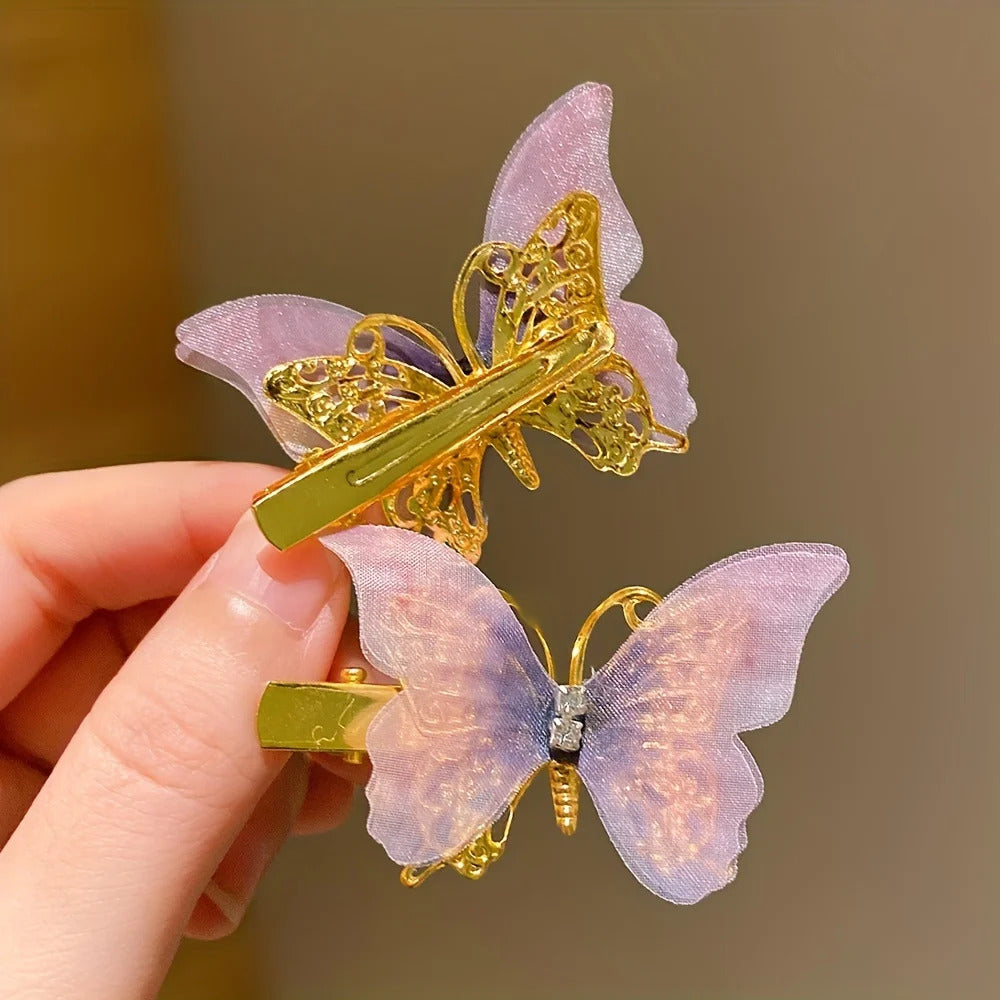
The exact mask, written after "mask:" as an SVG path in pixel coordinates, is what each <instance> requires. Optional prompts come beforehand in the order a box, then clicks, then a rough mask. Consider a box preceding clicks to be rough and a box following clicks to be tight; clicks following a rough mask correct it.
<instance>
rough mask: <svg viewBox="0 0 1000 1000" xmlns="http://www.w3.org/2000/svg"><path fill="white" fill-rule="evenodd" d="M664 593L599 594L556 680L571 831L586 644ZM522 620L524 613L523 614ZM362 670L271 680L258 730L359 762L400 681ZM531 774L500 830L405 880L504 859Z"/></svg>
mask: <svg viewBox="0 0 1000 1000" xmlns="http://www.w3.org/2000/svg"><path fill="white" fill-rule="evenodd" d="M500 593H501V594H502V596H503V597H504V599H505V600H506V601H507V603H508V604H509V605H510V606H511V607H512V608H513V609H514V611H515V612H517V613H518V614H521V609H520V608H519V607H518V605H517V603H516V602H515V601H514V599H513V598H512V597H510V595H508V594H506V593H505V592H503V591H501V592H500ZM661 600H662V598H661V597H660V595H659V594H657V593H655V592H654V591H652V590H649V589H648V588H646V587H625V588H623V589H621V590H618V591H616V592H615V593H613V594H612V595H611V596H610V597H608V598H607V599H605V600H604V601H602V602H601V603H600V604H599V605H598V606H597V607H596V608H595V609H594V610H593V611H592V612H591V613H590V615H588V617H587V619H586V621H585V622H584V623H583V627H582V628H581V629H580V632H579V634H578V635H577V637H576V641H575V642H574V643H573V649H572V652H571V654H570V665H569V678H568V683H567V684H563V685H559V687H558V688H557V692H556V702H555V711H554V714H553V717H552V720H551V722H550V724H549V743H550V747H551V749H552V751H553V759H552V760H550V761H549V762H548V772H549V787H550V790H551V793H552V807H553V810H554V812H555V819H556V825H557V826H558V827H559V829H560V830H561V831H562V832H563V833H564V834H566V835H567V836H570V835H572V834H574V833H576V827H577V820H578V816H579V809H580V778H579V776H578V774H577V770H576V766H575V763H574V758H575V755H576V754H578V753H579V750H580V743H581V736H582V733H583V721H582V720H583V717H584V715H585V714H586V704H587V702H586V693H585V690H584V687H583V682H584V664H585V662H586V655H587V645H588V643H589V642H590V636H591V634H592V633H593V631H594V629H595V627H596V626H597V623H598V621H600V619H601V618H602V617H603V616H604V615H605V614H606V613H607V612H608V611H610V610H611V609H612V608H615V607H620V608H621V609H622V612H623V614H624V616H625V621H626V623H627V625H628V626H629V628H631V629H636V628H638V627H639V625H640V624H641V619H640V618H639V615H638V613H637V608H638V607H639V606H640V605H642V604H652V605H655V604H658V603H659V602H660V601H661ZM522 619H523V615H522ZM526 624H528V626H529V627H530V628H531V629H532V630H533V631H534V633H535V635H536V636H537V638H538V643H539V648H540V650H541V652H542V655H543V658H544V660H545V669H546V671H547V672H548V675H549V676H550V677H551V678H552V680H553V681H557V678H556V671H555V664H554V663H553V660H552V654H551V652H550V650H549V644H548V642H546V640H545V636H544V635H543V634H542V631H541V629H540V628H539V627H538V625H536V624H535V623H534V622H531V621H527V622H526ZM364 679H365V671H364V670H361V669H358V668H351V669H349V670H347V671H345V672H344V676H343V677H342V679H341V681H339V682H333V683H318V684H297V683H285V682H275V681H272V682H271V683H269V684H268V685H267V687H266V688H265V690H264V694H263V696H262V697H261V700H260V705H259V707H258V710H257V735H258V738H259V740H260V745H261V746H262V747H264V748H265V749H268V750H302V751H309V752H314V753H316V752H323V753H337V754H340V755H341V756H342V757H343V758H344V759H345V760H349V761H351V762H353V763H359V762H360V761H361V760H363V759H364V756H365V736H366V733H367V731H368V726H369V725H370V723H371V722H372V720H373V719H374V718H375V715H376V714H377V713H378V711H379V710H380V709H381V708H382V707H383V706H384V705H386V704H388V703H389V701H390V700H391V699H392V698H394V697H395V696H396V695H397V694H399V693H400V691H402V690H403V688H402V687H400V686H398V685H393V684H365V683H363V682H364ZM533 778H534V774H532V775H531V777H529V778H528V780H527V781H526V782H525V783H524V784H523V785H522V786H521V787H520V789H519V790H518V792H517V793H516V795H515V796H514V798H513V799H512V801H511V802H510V804H509V805H508V807H507V809H506V811H505V814H504V816H503V817H501V820H500V822H501V824H502V833H501V834H500V835H499V837H495V836H494V827H495V825H496V824H491V825H490V826H488V827H486V828H485V829H483V830H481V831H480V832H479V833H477V834H476V836H475V837H474V838H473V839H472V840H471V841H470V842H469V843H468V844H466V845H464V846H463V847H462V849H461V850H460V851H459V852H458V853H456V854H454V855H452V856H450V857H448V858H445V859H444V860H442V861H440V862H436V863H435V864H433V865H428V866H425V867H418V866H414V865H407V866H404V867H403V869H402V871H401V872H400V881H401V882H402V883H403V884H404V885H406V886H417V885H420V884H421V883H422V882H424V881H425V880H426V879H427V878H428V877H429V876H430V875H431V874H433V873H434V872H435V871H438V870H440V869H441V868H444V867H445V866H448V867H451V868H453V869H454V870H455V871H457V872H458V873H459V874H460V875H462V876H464V877H465V878H469V879H478V878H481V877H482V876H483V875H484V874H485V873H486V869H487V868H489V866H490V865H491V864H493V863H494V862H495V861H497V860H499V858H500V857H501V855H502V854H503V851H504V846H505V845H506V842H507V837H508V835H509V833H510V828H511V823H512V822H513V818H514V810H515V808H516V806H517V804H518V802H520V800H521V796H522V795H523V794H524V793H525V791H527V788H528V785H530V783H531V780H532V779H533Z"/></svg>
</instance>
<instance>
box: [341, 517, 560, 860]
mask: <svg viewBox="0 0 1000 1000" xmlns="http://www.w3.org/2000/svg"><path fill="white" fill-rule="evenodd" d="M321 541H322V542H323V544H324V545H326V546H327V547H328V548H329V549H330V550H331V551H333V552H334V553H335V554H336V555H337V556H339V557H340V558H341V559H342V560H343V561H344V562H345V563H346V565H347V568H348V569H349V570H350V573H351V576H352V577H353V579H354V586H355V589H356V591H357V595H358V607H359V612H360V625H361V645H362V648H363V650H364V653H365V656H366V657H367V658H368V660H369V662H371V663H372V664H373V665H374V666H375V667H377V668H378V669H379V670H381V671H382V672H383V673H386V674H388V675H389V676H391V677H396V678H398V679H399V681H400V683H401V684H402V687H403V690H402V692H401V693H400V694H399V695H398V696H397V697H395V698H393V699H392V700H391V701H390V702H389V703H388V704H387V705H386V706H385V707H384V708H383V709H381V710H380V711H379V713H378V715H377V716H376V717H375V719H374V720H373V722H372V724H371V725H370V726H369V728H368V735H367V737H366V743H367V748H368V753H369V754H370V756H371V761H372V777H371V780H370V781H369V782H368V802H369V806H370V811H369V816H368V832H369V833H370V834H371V835H372V837H373V838H374V839H375V840H377V841H378V842H379V843H380V844H382V846H383V847H384V848H385V850H386V853H388V855H389V857H391V858H392V859H393V861H395V862H397V864H401V865H425V864H430V863H433V862H436V861H441V860H444V859H445V858H448V857H451V856H453V855H455V854H456V853H458V851H459V850H461V848H462V847H464V846H465V845H466V844H467V843H468V842H469V841H470V840H472V839H473V837H475V836H476V834H478V833H479V832H480V831H481V830H483V829H485V828H486V827H488V826H490V825H491V824H492V823H493V822H494V821H495V820H496V819H497V818H498V817H499V816H500V815H501V813H502V812H503V811H504V809H505V808H506V806H507V804H508V803H509V802H510V801H511V799H512V798H513V797H514V795H515V793H516V792H517V791H518V789H519V788H520V787H521V785H522V784H523V783H524V782H525V781H527V780H528V778H529V777H530V776H531V775H532V774H533V773H534V772H535V771H536V770H537V769H538V768H539V767H541V766H542V764H544V763H545V761H546V760H547V759H548V719H549V717H550V715H551V710H552V703H553V698H554V684H553V682H552V681H551V680H550V678H549V676H548V675H547V674H546V673H545V671H544V669H543V668H542V666H541V664H540V663H539V662H538V658H537V657H536V656H535V654H534V652H533V651H532V649H531V645H530V644H529V642H528V640H527V638H526V636H525V634H524V630H523V629H522V628H521V626H520V624H519V623H518V621H517V618H516V617H515V615H514V613H513V611H511V609H510V607H509V606H508V604H507V602H506V601H505V600H504V599H503V597H502V596H501V595H500V593H499V591H498V590H497V589H496V588H495V587H494V586H493V584H492V583H490V581H489V580H488V579H487V578H486V577H485V576H483V574H482V573H481V572H480V571H479V570H477V569H476V568H475V566H473V565H471V564H470V563H469V562H467V561H466V560H465V559H463V558H462V557H461V556H460V555H458V554H457V553H456V552H454V551H452V550H451V549H449V548H447V547H446V546H444V545H442V544H440V543H439V542H435V541H433V540H432V539H430V538H427V537H425V536H423V535H418V534H416V533H414V532H408V531H403V530H401V529H398V528H385V527H376V526H370V527H358V528H352V529H350V530H349V531H345V532H341V533H336V534H330V535H326V536H324V537H323V538H322V539H321Z"/></svg>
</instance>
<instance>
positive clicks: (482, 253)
mask: <svg viewBox="0 0 1000 1000" xmlns="http://www.w3.org/2000/svg"><path fill="white" fill-rule="evenodd" d="M610 128H611V92H610V90H609V89H608V88H607V87H603V86H601V85H599V84H594V83H587V84H582V85H581V86H579V87H575V88H574V89H573V90H571V91H569V92H568V93H567V94H565V95H563V97H561V98H560V99H559V100H557V101H555V102H554V103H553V104H552V105H550V107H549V108H548V109H546V110H545V111H544V112H543V113H542V114H541V115H540V116H539V117H538V118H536V119H535V121H534V122H532V123H531V125H529V126H528V128H527V129H526V130H525V131H524V132H523V133H522V135H521V137H520V139H518V141H517V142H516V143H515V145H514V147H513V149H512V150H511V152H510V155H509V156H508V157H507V159H506V161H505V162H504V165H503V167H502V169H501V171H500V174H499V176H498V177H497V181H496V184H495V185H494V188H493V194H492V195H491V197H490V202H489V207H488V209H487V213H486V223H485V228H484V237H483V238H484V240H485V242H483V243H482V244H481V245H480V246H478V247H476V249H474V250H473V251H472V253H471V254H470V255H469V257H468V258H467V260H466V261H465V264H464V265H463V267H462V268H461V270H460V272H459V275H458V278H457V281H456V284H455V288H454V291H453V294H452V309H451V312H452V322H453V327H454V338H453V339H454V341H455V342H454V343H451V339H448V340H447V342H446V338H445V337H444V336H442V335H441V334H439V333H438V332H437V331H435V330H434V328H433V327H430V326H427V325H426V324H420V323H415V322H413V321H412V320H409V319H406V318H405V317H403V316H396V315H390V314H387V313H377V314H372V315H368V316H362V315H361V314H360V313H357V312H355V311H354V310H352V309H348V308H346V307H344V306H340V305H336V304H335V303H332V302H326V301H324V300H322V299H314V298H307V297H305V296H300V295H253V296H249V297H247V298H243V299H237V300H234V301H232V302H224V303H222V304H221V305H218V306H214V307H212V308H210V309H206V310H205V311H204V312H201V313H198V314H197V315H196V316H192V317H191V318H190V319H188V320H185V321H184V322H183V323H181V325H180V326H179V327H178V331H177V336H178V341H179V345H178V355H179V356H180V357H181V358H182V359H183V360H184V361H186V362H188V363H189V364H191V365H194V366H195V367H197V368H200V369H202V370H203V371H207V372H209V373H211V374H213V375H215V376H217V377H219V378H222V379H224V380H225V381H227V382H229V383H230V384H231V385H233V386H235V387H236V388H238V389H240V391H242V392H243V393H244V395H246V396H247V398H248V399H249V400H250V401H251V402H252V403H253V404H254V406H255V407H256V408H257V410H258V412H259V413H260V415H261V416H262V417H263V418H264V420H265V421H266V422H267V424H268V426H269V427H270V428H271V430H272V431H273V432H274V435H275V437H276V438H277V439H278V441H279V442H280V443H281V445H282V446H283V447H284V449H285V451H286V452H287V453H288V454H289V455H290V456H291V457H292V458H293V459H294V461H295V462H296V463H297V464H296V466H295V468H294V469H293V470H292V471H291V472H290V473H289V475H288V476H286V477H284V478H283V479H281V480H280V481H279V482H276V483H274V484H273V485H272V486H271V487H269V488H268V489H267V490H265V491H264V492H263V493H262V494H261V495H260V496H259V497H257V498H256V500H255V501H254V505H253V509H254V512H255V514H256V516H257V520H258V522H259V524H260V527H261V530H262V531H263V533H264V535H265V536H266V537H267V538H268V539H269V540H270V541H271V542H273V543H274V544H275V545H276V546H278V547H279V548H287V547H288V546H290V545H294V544H295V543H296V542H299V541H302V540H303V539H305V538H307V537H309V536H310V535H314V534H316V533H318V532H322V531H324V530H325V529H328V528H345V527H348V526H350V525H351V524H354V523H356V522H358V521H360V520H361V519H362V516H363V513H364V511H365V510H366V508H369V507H370V506H371V505H373V504H380V505H381V507H382V510H383V512H384V517H385V519H386V520H387V521H388V523H389V524H390V525H394V526H396V527H402V528H408V529H411V530H414V531H420V532H424V533H427V534H430V535H433V537H434V538H436V539H437V540H438V541H441V542H444V543H445V544H447V545H449V546H450V547H452V548H453V549H455V550H457V551H458V552H460V553H462V555H464V556H465V557H466V558H467V559H468V560H470V561H472V562H475V561H476V559H477V558H478V557H479V552H480V549H481V548H482V544H483V541H484V539H485V538H486V518H485V515H484V513H483V504H482V498H481V496H480V471H481V466H482V462H483V457H484V455H485V453H486V451H487V449H489V448H492V449H493V450H494V451H496V452H497V453H498V454H499V455H500V457H501V458H502V459H503V460H504V461H505V462H506V463H507V465H508V466H510V468H511V470H512V471H513V473H514V475H515V476H516V477H517V478H518V480H520V482H521V483H523V484H524V485H525V486H526V487H527V488H528V489H535V488H536V487H537V486H538V483H539V477H538V472H537V471H536V469H535V465H534V462H533V460H532V456H531V453H530V452H529V450H528V446H527V444H526V442H525V440H524V437H523V430H524V428H525V427H533V428H536V429H538V430H542V431H546V432H547V433H549V434H553V435H555V436H556V437H558V438H559V439H560V440H562V441H565V442H567V443H568V444H570V445H572V446H573V447H574V448H576V449H577V450H578V451H580V452H581V453H582V454H583V455H584V456H585V457H586V459H587V460H588V461H589V462H590V463H591V464H592V465H593V466H594V467H595V468H597V469H599V470H601V471H604V472H614V473H616V474H618V475H622V476H627V475H630V474H631V473H633V472H634V471H635V470H636V468H637V467H638V465H639V461H640V459H641V458H642V456H643V454H645V453H646V452H647V451H666V452H674V453H679V452H683V451H686V450H687V446H688V438H687V428H688V426H689V424H690V423H691V421H692V420H693V419H694V417H695V405H694V400H693V399H692V398H691V396H690V394H689V393H688V391H687V376H686V374H685V372H684V369H683V368H682V367H681V366H680V364H678V362H677V356H676V355H677V345H676V343H675V342H674V339H673V337H672V336H671V335H670V331H669V330H668V329H667V325H666V323H664V321H663V319H662V318H661V317H660V316H658V315H657V314H656V313H655V312H653V311H652V310H651V309H647V308H646V307H645V306H642V305H639V304H637V303H634V302H628V301H625V300H624V299H622V298H621V294H622V291H623V290H624V289H625V287H626V286H627V285H628V283H629V281H631V279H632V278H633V277H634V276H635V274H636V272H637V271H638V269H639V266H640V264H641V262H642V241H641V240H640V238H639V234H638V232H637V231H636V228H635V224H634V223H633V221H632V218H631V216H630V215H629V213H628V210H627V209H626V207H625V204H624V203H623V201H622V199H621V196H620V195H619V193H618V189H617V187H616V186H615V183H614V180H613V178H612V176H611V171H610V167H609V161H608V140H609V136H610Z"/></svg>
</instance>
